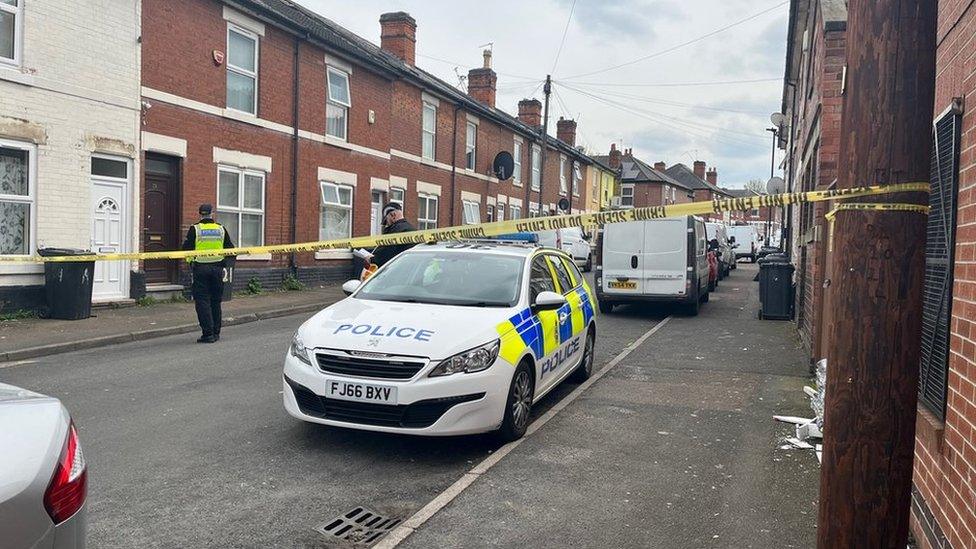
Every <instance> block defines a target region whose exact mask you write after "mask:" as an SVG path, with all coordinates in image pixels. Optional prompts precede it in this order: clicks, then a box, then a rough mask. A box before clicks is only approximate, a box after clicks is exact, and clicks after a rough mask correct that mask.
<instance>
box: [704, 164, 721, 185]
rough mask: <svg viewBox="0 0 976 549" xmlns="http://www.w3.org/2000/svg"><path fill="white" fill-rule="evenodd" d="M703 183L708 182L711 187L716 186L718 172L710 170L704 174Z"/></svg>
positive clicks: (713, 169)
mask: <svg viewBox="0 0 976 549" xmlns="http://www.w3.org/2000/svg"><path fill="white" fill-rule="evenodd" d="M705 181H708V182H709V183H711V184H712V185H718V170H716V169H715V168H711V169H709V170H708V173H706V174H705Z"/></svg>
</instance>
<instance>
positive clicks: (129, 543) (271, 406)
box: [0, 309, 668, 548]
mask: <svg viewBox="0 0 976 549" xmlns="http://www.w3.org/2000/svg"><path fill="white" fill-rule="evenodd" d="M666 314H668V311H667V310H653V311H648V312H640V311H637V310H629V309H623V310H621V311H620V312H619V313H617V314H614V315H613V316H611V317H602V318H601V319H600V321H599V328H598V330H599V331H598V342H597V355H596V364H597V365H598V366H599V367H602V365H604V364H606V363H607V362H608V361H609V360H611V359H612V357H613V356H615V355H616V354H618V353H619V352H620V351H621V350H622V349H623V348H624V347H626V346H627V345H628V344H629V343H631V342H632V341H634V340H635V339H637V338H638V337H639V336H640V335H641V334H643V333H644V332H646V331H647V330H648V329H650V328H651V327H652V326H653V325H654V324H655V323H656V322H658V321H659V320H660V319H661V318H663V317H664V316H666ZM304 318H305V317H304V316H302V317H285V318H279V319H274V320H268V321H260V322H256V323H253V324H248V325H244V326H237V327H228V328H226V329H225V330H224V332H223V334H222V339H221V341H220V342H219V343H218V344H215V345H197V344H196V343H194V339H195V337H196V336H195V335H193V336H185V335H184V336H172V337H166V338H161V339H154V340H149V341H143V342H137V343H128V344H122V345H116V346H112V347H106V348H102V349H95V350H89V351H79V352H76V353H67V354H62V355H56V356H50V357H46V358H41V359H37V360H36V361H34V362H29V363H24V364H19V365H15V366H10V367H7V368H2V369H0V381H3V382H5V383H11V384H14V385H18V386H22V387H26V388H29V389H32V390H35V391H39V392H42V393H46V394H50V395H54V396H57V397H58V398H61V399H62V401H63V402H64V403H65V404H66V405H67V407H68V408H69V410H70V411H71V413H72V415H73V417H74V419H75V421H76V423H77V426H78V429H79V432H80V436H81V440H82V446H83V448H84V451H85V456H86V459H87V460H88V463H89V486H90V488H89V499H88V502H87V506H88V512H89V523H90V528H89V546H90V547H98V548H111V547H126V548H129V547H140V548H153V547H204V546H220V547H329V546H330V545H329V542H328V540H326V538H325V537H324V536H322V534H319V533H318V532H316V531H315V530H314V528H315V527H316V526H319V525H321V524H322V523H324V522H326V521H328V520H330V519H332V518H333V517H335V516H337V515H339V514H342V513H345V512H347V511H349V510H350V509H352V508H354V507H356V506H358V505H365V506H367V507H371V508H373V509H375V510H377V511H380V512H383V513H387V514H389V515H391V516H396V517H400V518H406V517H409V516H410V515H411V514H412V513H413V512H415V511H417V510H418V509H419V508H420V507H422V506H423V505H425V504H426V503H427V502H428V501H429V500H430V499H431V498H433V497H434V496H435V495H437V494H438V493H439V492H441V491H442V490H443V489H445V488H446V487H448V486H449V485H450V484H451V483H453V482H454V481H455V480H457V479H458V478H459V477H460V476H461V475H462V474H463V473H464V472H465V471H467V470H468V469H470V468H471V467H472V465H473V464H475V463H477V462H478V461H480V460H481V459H483V458H484V457H485V456H487V455H489V454H490V453H491V452H492V451H494V450H495V449H496V448H497V447H498V444H497V443H496V442H495V441H494V440H493V439H492V438H490V437H486V436H473V437H457V438H446V439H445V438H416V437H409V436H391V435H385V434H374V433H366V432H358V431H351V430H344V429H336V428H330V427H324V426H318V425H311V424H305V423H303V422H300V421H297V420H294V419H293V418H291V417H290V416H288V415H287V414H286V413H285V412H284V410H283V409H282V405H281V361H282V358H283V355H284V353H285V351H286V349H287V346H288V344H289V342H290V340H291V336H292V333H293V332H294V330H295V329H296V328H297V327H298V325H299V324H300V323H301V322H302V321H303V320H304ZM573 387H575V386H574V385H571V384H564V386H563V387H560V388H558V389H557V390H555V391H554V392H553V393H552V394H551V395H550V396H548V397H547V398H546V399H545V400H544V401H543V402H542V403H541V405H540V406H539V407H538V408H537V410H536V411H535V413H536V415H538V414H541V413H543V412H544V410H545V409H547V408H548V407H550V406H552V405H553V404H554V403H556V402H558V401H559V399H560V398H562V397H563V396H565V395H566V394H567V393H568V392H569V391H570V390H572V388H573Z"/></svg>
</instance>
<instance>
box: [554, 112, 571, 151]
mask: <svg viewBox="0 0 976 549" xmlns="http://www.w3.org/2000/svg"><path fill="white" fill-rule="evenodd" d="M556 139H558V140H560V141H562V142H563V143H566V144H567V145H569V146H570V147H575V146H576V121H575V120H573V119H572V118H568V119H567V118H563V117H562V116H560V117H559V121H558V122H556Z"/></svg>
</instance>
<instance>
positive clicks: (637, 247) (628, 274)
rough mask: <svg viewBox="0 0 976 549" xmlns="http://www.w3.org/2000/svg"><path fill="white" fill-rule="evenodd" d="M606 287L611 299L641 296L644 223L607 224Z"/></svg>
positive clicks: (605, 227)
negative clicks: (621, 296) (611, 296)
mask: <svg viewBox="0 0 976 549" xmlns="http://www.w3.org/2000/svg"><path fill="white" fill-rule="evenodd" d="M602 238H603V249H602V252H601V257H602V266H603V287H602V288H601V290H602V291H603V292H604V293H606V294H608V295H639V294H640V293H641V290H642V286H641V281H642V279H643V274H644V271H643V265H642V263H643V262H642V261H641V254H642V251H643V248H644V222H643V221H628V222H625V223H608V224H607V225H605V226H604V228H603V237H602Z"/></svg>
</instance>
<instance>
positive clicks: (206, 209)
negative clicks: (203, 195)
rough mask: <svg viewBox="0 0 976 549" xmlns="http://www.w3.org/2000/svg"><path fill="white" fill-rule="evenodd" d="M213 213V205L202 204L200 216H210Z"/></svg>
mask: <svg viewBox="0 0 976 549" xmlns="http://www.w3.org/2000/svg"><path fill="white" fill-rule="evenodd" d="M212 213H213V204H200V215H210V214H212Z"/></svg>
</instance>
